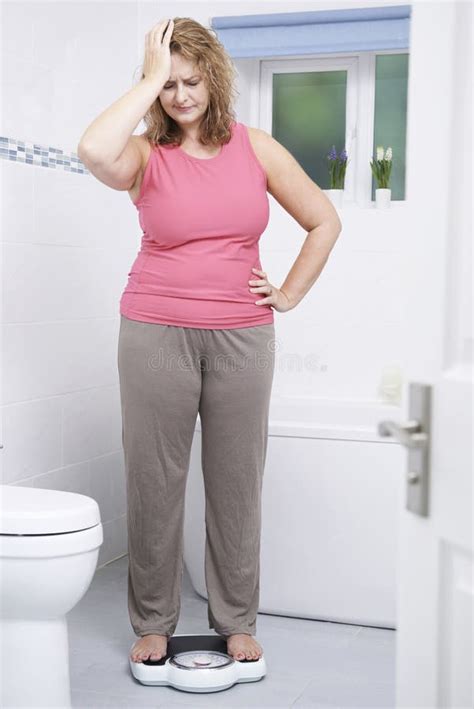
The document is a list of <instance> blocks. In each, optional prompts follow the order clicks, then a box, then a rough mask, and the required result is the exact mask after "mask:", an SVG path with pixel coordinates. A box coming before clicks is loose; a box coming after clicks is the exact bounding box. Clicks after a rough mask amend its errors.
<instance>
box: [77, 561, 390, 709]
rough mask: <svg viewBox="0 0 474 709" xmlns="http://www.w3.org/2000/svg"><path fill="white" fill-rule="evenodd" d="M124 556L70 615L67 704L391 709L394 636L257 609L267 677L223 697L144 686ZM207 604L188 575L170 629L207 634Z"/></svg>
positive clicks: (100, 574)
mask: <svg viewBox="0 0 474 709" xmlns="http://www.w3.org/2000/svg"><path fill="white" fill-rule="evenodd" d="M127 569H128V557H126V556H125V557H122V558H121V559H118V560H117V561H114V562H113V563H111V564H108V565H107V566H104V567H102V568H100V569H98V570H97V572H96V574H95V576H94V579H93V581H92V584H91V586H90V588H89V590H88V592H87V593H86V595H85V596H84V598H82V599H81V601H80V602H79V603H78V605H77V606H76V607H75V608H74V609H73V610H72V611H71V612H70V613H69V615H68V622H69V646H70V671H71V689H72V703H73V707H81V709H82V708H83V709H95V708H96V707H114V708H115V707H117V708H118V707H129V709H148V708H153V709H161V708H163V709H165V708H167V707H181V706H182V707H184V706H186V707H196V708H197V707H206V708H207V707H209V709H214V708H220V707H242V708H245V709H247V707H249V708H250V707H257V708H260V707H262V708H263V707H267V708H273V707H275V708H276V707H278V708H280V707H284V708H289V707H295V708H297V709H305V708H306V707H318V708H319V707H339V708H340V709H343V708H344V709H346V708H348V707H395V639H396V631H394V630H384V629H380V628H369V627H362V626H357V625H344V624H342V623H330V622H324V621H315V620H303V619H298V618H288V617H283V616H276V615H264V614H261V613H259V615H258V619H257V634H256V637H257V640H258V642H259V643H260V645H261V646H262V647H263V650H264V653H265V661H266V664H267V674H266V676H265V677H264V678H263V679H262V680H261V681H260V682H255V683H248V684H236V685H234V686H233V687H231V688H230V689H227V690H224V691H222V692H215V693H207V694H193V693H189V692H183V691H180V690H177V689H174V688H173V687H147V686H145V685H142V684H140V683H139V682H137V681H136V680H135V679H134V678H133V676H132V675H131V673H130V669H129V665H128V651H129V649H130V647H131V646H132V643H133V642H134V640H135V634H134V633H133V630H132V628H131V626H130V624H129V618H128V611H127ZM212 632H214V631H212V630H209V627H208V622H207V601H206V600H205V599H203V598H201V596H199V595H198V594H197V593H196V592H195V591H194V589H193V587H192V585H191V581H190V579H189V576H188V574H187V571H186V569H185V572H184V577H183V587H182V594H181V613H180V619H179V623H178V626H177V628H176V633H177V634H178V633H212Z"/></svg>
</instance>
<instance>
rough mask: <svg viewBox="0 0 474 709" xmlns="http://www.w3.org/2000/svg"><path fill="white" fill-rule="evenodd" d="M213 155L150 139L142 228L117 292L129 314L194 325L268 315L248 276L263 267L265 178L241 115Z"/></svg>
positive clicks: (227, 324) (246, 322) (224, 324)
mask: <svg viewBox="0 0 474 709" xmlns="http://www.w3.org/2000/svg"><path fill="white" fill-rule="evenodd" d="M231 132H232V137H231V140H230V141H229V143H226V144H224V145H223V146H221V152H220V153H219V154H218V155H216V156H215V157H212V158H197V157H193V156H191V155H188V154H187V153H186V152H185V151H184V150H183V149H182V148H181V147H179V146H170V145H155V146H152V150H151V154H150V158H149V160H148V163H147V165H146V167H145V171H144V175H143V181H142V185H141V188H140V194H139V196H138V199H137V200H136V201H135V202H134V204H135V206H136V207H137V209H138V218H139V222H140V226H141V228H142V230H143V236H142V239H141V247H140V250H139V252H138V254H137V257H136V259H135V261H134V262H133V265H132V268H131V271H130V273H129V274H128V276H129V278H128V283H127V285H126V287H125V290H124V292H123V294H122V297H121V300H120V313H121V314H122V315H124V316H125V317H127V318H130V319H131V320H141V321H142V322H149V323H162V324H165V325H178V326H181V327H196V328H211V329H214V328H216V329H223V328H237V327H252V326H255V325H265V324H267V323H273V308H272V307H271V306H270V305H255V301H256V300H262V299H263V298H265V294H262V293H251V292H250V290H249V288H250V286H249V283H248V281H249V280H252V279H253V280H255V279H257V278H258V275H257V274H255V273H253V272H252V268H253V267H254V268H258V269H260V270H264V269H263V268H262V265H261V263H260V257H259V248H258V242H259V239H260V236H261V235H262V233H263V232H264V230H265V228H266V226H267V224H268V219H269V202H268V196H267V180H266V175H265V171H264V169H263V167H262V166H261V165H260V163H259V161H258V159H257V157H256V155H255V153H254V151H253V148H252V145H251V143H250V140H249V137H248V132H247V128H246V126H245V125H244V124H243V123H238V122H233V124H232V126H231Z"/></svg>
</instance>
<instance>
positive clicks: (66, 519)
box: [0, 485, 100, 536]
mask: <svg viewBox="0 0 474 709" xmlns="http://www.w3.org/2000/svg"><path fill="white" fill-rule="evenodd" d="M98 524H100V509H99V505H98V504H97V502H96V501H95V500H94V499H93V498H91V497H87V496H86V495H81V494H80V493H77V492H63V491H61V490H44V489H42V488H32V487H21V486H17V485H0V535H21V536H28V535H48V534H64V533H65V532H81V531H83V530H87V529H90V528H91V527H95V526H97V525H98Z"/></svg>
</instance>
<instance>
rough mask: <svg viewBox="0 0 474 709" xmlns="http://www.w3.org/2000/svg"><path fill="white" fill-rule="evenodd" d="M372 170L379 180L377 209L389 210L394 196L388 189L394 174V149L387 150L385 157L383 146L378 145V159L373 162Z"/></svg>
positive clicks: (376, 191) (376, 192)
mask: <svg viewBox="0 0 474 709" xmlns="http://www.w3.org/2000/svg"><path fill="white" fill-rule="evenodd" d="M370 168H371V170H372V174H373V175H374V177H375V179H376V180H377V189H376V190H375V207H376V209H388V207H390V200H391V195H392V191H391V190H390V189H389V187H388V183H389V180H390V173H391V172H392V148H387V150H386V152H385V156H384V151H383V145H378V146H377V157H376V159H375V160H372V161H371V163H370Z"/></svg>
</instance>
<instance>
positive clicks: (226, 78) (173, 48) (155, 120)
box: [141, 17, 238, 146]
mask: <svg viewBox="0 0 474 709" xmlns="http://www.w3.org/2000/svg"><path fill="white" fill-rule="evenodd" d="M173 22H174V27H173V34H172V36H171V41H170V53H171V54H173V53H177V54H180V55H181V56H182V57H183V58H184V59H187V60H189V61H191V62H192V63H193V64H195V65H196V66H197V67H198V69H199V71H200V72H201V74H202V76H203V78H204V81H205V82H206V85H207V87H208V90H209V105H208V107H207V111H206V114H205V116H204V118H203V120H202V122H201V125H200V142H201V143H202V144H203V145H214V146H217V145H222V144H223V143H228V142H229V140H230V138H231V131H230V126H231V123H232V122H233V121H235V120H236V115H235V112H234V110H233V102H234V100H235V95H236V94H238V91H237V90H236V89H235V87H234V80H235V78H236V77H237V72H236V70H235V68H234V65H233V63H232V60H231V58H230V57H229V55H228V54H227V52H226V50H225V48H224V46H223V45H222V44H221V43H220V42H219V40H218V39H217V35H216V33H215V32H214V31H213V30H210V29H208V28H207V27H204V26H203V25H201V24H200V23H199V22H197V21H196V20H193V19H192V18H191V17H174V18H173ZM141 78H142V79H143V78H145V75H144V74H143V73H142V77H141ZM143 121H144V123H145V125H146V131H145V133H144V134H143V136H144V137H145V138H146V139H147V140H148V141H150V142H152V143H154V144H157V143H159V144H160V145H163V144H173V145H181V142H182V140H183V131H182V130H181V128H180V126H179V125H178V124H177V123H176V121H174V120H173V118H171V116H169V115H168V114H167V113H166V111H164V110H163V107H162V105H161V103H160V100H159V98H158V97H157V98H156V100H155V101H154V102H153V103H152V105H151V106H150V108H149V109H148V111H147V112H146V114H145V115H144V117H143Z"/></svg>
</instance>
